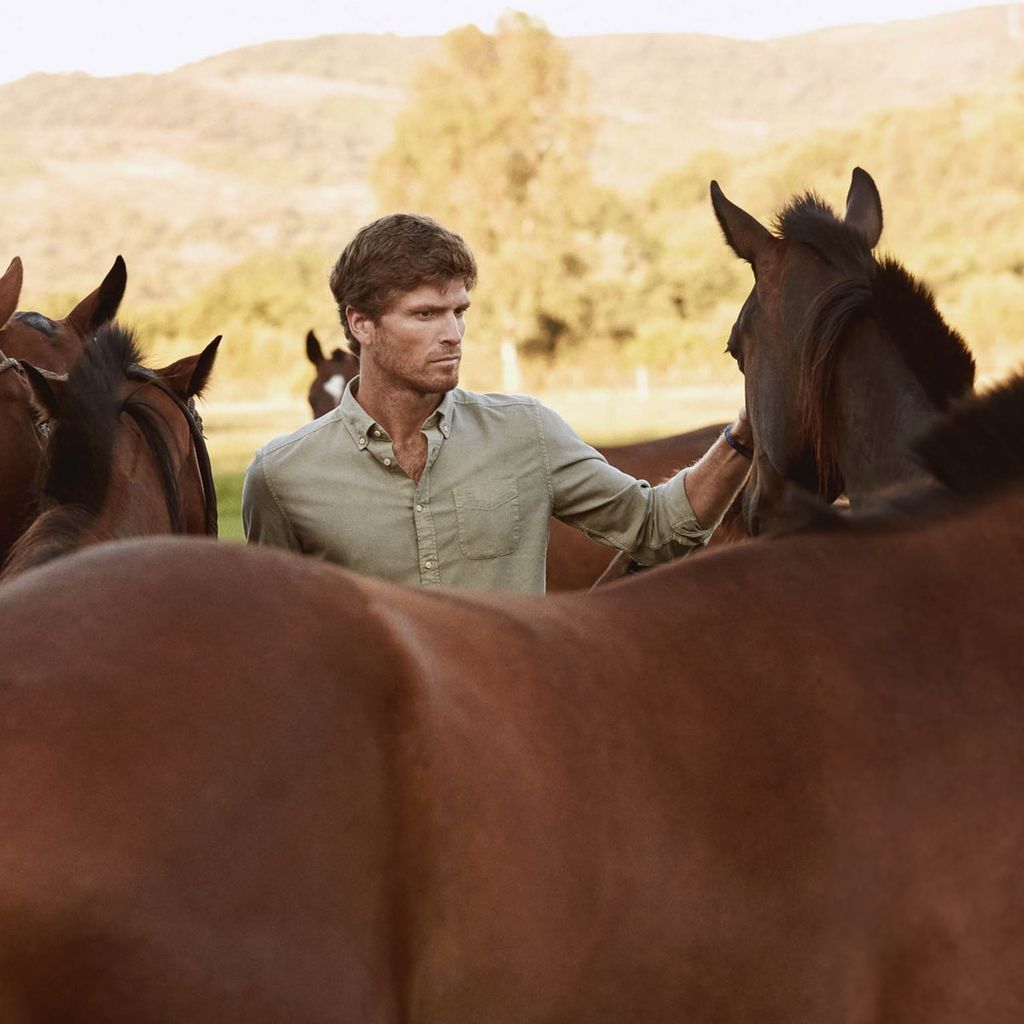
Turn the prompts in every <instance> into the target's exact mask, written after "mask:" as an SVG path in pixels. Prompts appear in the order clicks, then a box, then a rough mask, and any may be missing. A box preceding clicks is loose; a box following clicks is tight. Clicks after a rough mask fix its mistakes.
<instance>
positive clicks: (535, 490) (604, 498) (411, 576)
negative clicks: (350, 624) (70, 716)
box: [242, 378, 717, 593]
mask: <svg viewBox="0 0 1024 1024" xmlns="http://www.w3.org/2000/svg"><path fill="white" fill-rule="evenodd" d="M357 381H358V378H356V380H354V381H352V382H350V383H349V385H348V387H347V388H346V390H345V394H344V395H343V397H342V401H341V404H340V405H339V406H338V408H336V409H335V410H334V411H333V412H330V413H328V414H327V415H326V416H323V417H321V418H320V419H317V420H314V421H313V422H312V423H308V424H306V425H305V426H303V427H302V428H300V429H299V430H297V431H295V433H293V434H288V435H287V436H285V437H279V438H276V439H275V440H273V441H271V442H269V443H268V444H267V445H265V446H264V447H263V448H261V449H259V450H258V451H257V452H256V457H255V459H254V461H253V463H252V465H251V466H250V467H249V470H248V472H247V474H246V478H245V485H244V488H243V492H242V520H243V524H244V526H245V533H246V537H247V538H248V540H249V542H250V543H257V544H271V545H274V546H276V547H281V548H287V549H290V550H292V551H299V552H303V553H305V554H308V555H314V556H317V557H320V558H324V559H327V560H328V561H331V562H336V563H338V564H339V565H344V566H347V567H348V568H350V569H354V570H355V571H357V572H361V573H365V574H368V575H371V576H378V577H382V578H385V579H389V580H397V581H399V582H402V583H418V584H421V585H423V586H435V587H436V586H454V587H466V588H470V589H476V590H503V591H519V592H524V593H542V592H543V591H544V573H545V560H546V555H547V544H548V532H549V528H550V522H551V516H556V517H557V518H559V519H561V520H563V521H564V522H566V523H568V524H570V525H571V526H575V527H578V528H579V529H581V530H583V531H584V533H586V534H587V535H588V536H590V537H592V538H593V539H594V540H596V541H599V542H600V543H602V544H605V545H607V546H608V547H611V548H616V549H620V550H624V551H628V552H629V553H630V554H631V555H632V556H633V557H634V558H635V559H636V560H637V561H639V562H642V563H644V564H651V563H655V562H662V561H668V560H669V559H671V558H675V557H678V556H679V555H683V554H686V553H687V552H688V551H690V550H692V549H693V548H695V547H700V546H701V545H703V544H705V543H707V540H708V538H709V537H710V536H711V532H712V531H711V530H710V529H702V528H701V527H700V526H699V525H698V523H697V520H696V517H695V516H694V514H693V509H692V508H691V507H690V502H689V501H688V499H687V497H686V490H685V487H684V479H685V477H686V470H682V471H681V472H680V473H677V474H676V475H675V476H674V477H673V478H672V479H671V480H669V481H667V482H666V483H663V484H660V485H658V486H656V487H652V486H651V485H650V484H648V483H647V482H646V481H643V480H635V479H634V478H633V477H631V476H629V475H627V474H626V473H623V472H621V471H619V470H618V469H615V468H614V467H613V466H610V465H609V464H608V462H607V460H606V459H605V458H604V456H602V455H601V454H600V453H599V452H598V451H596V450H595V449H594V448H592V447H591V446H590V445H588V444H586V443H585V442H584V441H582V440H581V439H580V437H579V436H578V435H577V434H576V432H575V431H574V430H573V429H572V427H570V426H569V425H568V424H567V423H566V422H565V420H563V419H562V418H561V417H560V416H559V415H558V414H557V413H555V412H553V411H552V410H551V409H548V408H547V407H546V406H544V405H542V404H541V403H540V402H538V401H537V400H536V399H533V398H529V397H524V396H518V395H484V394H475V393H473V392H469V391H463V390H461V389H458V388H456V389H455V390H453V391H450V392H448V393H447V394H446V395H445V396H444V398H443V399H442V401H441V404H440V406H439V407H438V409H437V410H436V412H434V413H433V415H431V416H430V417H429V419H427V421H426V422H425V423H424V424H423V433H424V434H425V435H426V438H427V446H428V447H427V461H426V466H425V468H424V470H423V474H422V476H421V477H420V480H419V483H413V481H412V480H411V478H410V477H409V476H408V475H407V474H406V472H405V471H404V470H403V469H402V468H401V466H399V464H398V461H397V460H396V458H395V452H394V449H393V448H392V446H391V440H390V438H389V437H388V435H387V433H386V432H385V431H384V429H383V428H382V427H380V426H379V425H378V424H376V423H375V422H374V421H373V420H372V419H371V418H370V417H369V416H368V415H367V413H366V412H365V411H364V409H363V408H362V406H360V405H359V403H358V402H357V401H356V399H355V396H354V392H353V384H356V383H357ZM712 525H713V526H714V525H717V524H712Z"/></svg>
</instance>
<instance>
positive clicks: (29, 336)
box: [0, 256, 128, 373]
mask: <svg viewBox="0 0 1024 1024" xmlns="http://www.w3.org/2000/svg"><path fill="white" fill-rule="evenodd" d="M127 280H128V272H127V268H126V267H125V262H124V260H123V259H122V258H121V257H120V256H118V257H117V258H116V259H115V260H114V265H113V266H112V267H111V268H110V270H109V271H108V272H107V275H106V277H104V278H103V280H102V282H100V285H99V287H98V288H97V289H96V290H95V291H92V292H90V293H89V294H88V295H87V296H86V297H85V298H84V299H82V300H81V302H79V303H77V305H75V307H74V308H73V309H72V310H71V312H70V313H68V315H67V316H65V317H64V318H63V319H61V320H51V319H50V317H48V316H44V315H43V314H42V313H35V312H15V310H16V308H17V304H18V299H19V297H20V294H21V286H22V281H23V269H22V265H21V260H20V259H19V258H18V257H15V258H14V259H13V260H11V263H10V265H9V266H8V268H7V270H6V272H5V273H4V275H3V277H2V278H0V349H2V350H3V351H4V352H5V353H6V354H7V356H9V357H10V358H12V359H23V360H25V361H26V362H29V363H32V365H33V366H35V367H37V368H39V369H42V370H51V371H53V372H56V373H63V372H65V371H66V370H68V369H69V368H70V367H71V366H72V364H73V363H74V362H75V360H76V359H77V358H78V356H79V355H80V354H81V352H82V349H83V347H84V346H85V342H86V339H87V338H89V337H90V336H91V335H92V334H93V333H94V332H95V331H96V330H97V329H98V328H99V327H101V326H102V325H103V324H105V323H109V322H110V321H111V320H113V318H114V317H115V316H116V314H117V310H118V307H119V306H120V304H121V299H122V298H123V297H124V290H125V285H126V283H127Z"/></svg>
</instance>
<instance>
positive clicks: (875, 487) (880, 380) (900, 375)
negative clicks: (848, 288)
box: [833, 321, 936, 507]
mask: <svg viewBox="0 0 1024 1024" xmlns="http://www.w3.org/2000/svg"><path fill="white" fill-rule="evenodd" d="M835 384H836V386H835V390H834V396H835V398H834V400H835V403H836V408H835V416H834V420H833V422H834V423H835V427H836V452H837V458H838V462H839V467H840V470H841V472H842V476H843V480H844V482H845V485H846V493H847V495H848V496H849V499H850V504H851V505H852V506H854V507H858V506H862V505H864V504H865V503H867V502H869V501H870V500H871V499H872V498H873V497H877V496H879V495H880V494H882V493H883V492H887V491H892V490H893V489H898V488H901V487H904V486H906V485H908V484H911V483H914V482H918V481H921V480H924V479H927V474H926V473H925V472H924V470H923V469H922V468H921V466H920V464H919V463H918V462H917V460H916V459H915V457H914V454H913V451H912V449H911V443H912V442H913V440H914V439H915V438H916V437H917V436H918V435H919V434H920V433H921V432H922V431H923V430H924V429H925V428H926V427H927V426H928V424H929V423H930V422H931V420H932V419H933V417H934V416H935V414H936V409H935V406H934V405H933V404H932V402H931V401H930V400H929V398H928V396H927V394H926V393H925V391H924V388H923V387H922V386H921V383H920V381H919V380H918V378H917V377H916V376H915V375H914V374H913V373H912V372H911V371H910V369H909V368H908V367H907V365H906V363H905V362H904V360H903V357H902V356H901V355H900V353H899V352H898V351H897V350H896V348H895V346H894V345H893V344H892V342H891V341H889V340H888V339H887V338H885V337H884V336H882V335H881V334H880V333H879V332H878V330H877V328H876V327H875V325H874V324H873V323H871V322H869V321H868V322H865V323H863V324H862V325H860V326H859V327H857V328H855V329H853V330H851V331H850V332H849V334H848V336H847V337H846V338H845V339H844V342H843V348H842V352H841V354H840V356H839V362H838V365H837V373H836V379H835Z"/></svg>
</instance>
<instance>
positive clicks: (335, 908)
mask: <svg viewBox="0 0 1024 1024" xmlns="http://www.w3.org/2000/svg"><path fill="white" fill-rule="evenodd" d="M1022 516H1024V495H1022V493H1021V492H1020V491H1019V490H1017V491H1014V492H1009V493H1006V494H1003V495H1002V496H1001V497H998V498H995V499H992V500H990V501H989V502H987V503H985V504H978V505H973V506H970V507H968V508H967V509H966V510H964V511H963V512H961V513H960V514H958V515H957V516H954V517H949V516H947V517H940V518H935V519H928V520H923V521H921V522H914V521H912V522H911V523H910V524H904V525H894V526H888V527H884V528H883V527H879V528H877V529H873V530H866V531H865V530H854V529H851V530H843V531H840V532H832V533H825V534H811V535H800V536H794V537H789V538H784V539H781V540H776V541H772V542H766V543H764V544H755V545H741V546H739V547H736V548H732V549H723V550H721V551H718V552H714V553H709V554H708V555H707V556H706V557H702V558H701V559H698V560H695V561H693V562H689V561H683V562H681V563H674V564H672V565H669V566H664V567H661V568H659V569H655V570H651V571H650V572H649V573H647V574H645V575H644V576H643V577H641V578H639V579H637V580H633V581H630V582H625V583H620V584H616V585H613V586H609V587H607V588H605V589H603V590H602V591H599V592H595V593H591V594H574V595H563V596H556V597H550V598H545V599H529V598H507V597H505V598H501V597H492V598H487V597H480V596H472V597H471V596H468V595H460V594H458V593H454V592H452V593H439V594H438V593H427V592H423V591H419V590H414V589H406V588H402V587H398V586H395V585H389V584H384V583H380V582H376V581H371V580H367V579H364V578H360V577H357V576H354V575H352V574H350V573H347V572H345V571H344V570H341V569H338V568H335V567H332V566H328V565H325V564H321V563H315V562H311V561H309V560H304V559H301V558H298V557H295V556H292V555H288V554H285V553H281V552H275V551H271V550H265V549H251V548H244V547H241V546H236V545H229V544H217V543H214V542H212V541H208V540H206V541H204V540H189V539H150V540H145V541H130V542H125V543H120V544H116V545H111V544H105V545H98V546H95V547H93V548H91V549H89V550H88V551H85V552H82V553H80V554H78V555H74V556H69V557H68V558H65V559H62V560H61V561H59V562H57V563H53V564H52V565H49V566H45V567H43V568H41V569H37V570H35V571H33V572H31V573H27V574H25V575H24V576H22V577H20V578H19V579H16V580H13V581H12V582H10V583H9V584H7V585H5V586H4V588H2V590H0V622H3V624H4V634H5V644H4V645H3V647H2V648H0V724H2V728H0V1019H3V1020H4V1021H11V1022H28V1021H43V1020H61V1021H67V1022H73V1021H83V1022H85V1021H88V1022H92V1021H98V1020H104V1021H108V1022H120V1021H125V1022H128V1021H131V1022H133V1024H135V1022H140V1021H146V1022H149V1021H185V1020H187V1021H189V1022H190V1024H203V1022H213V1021H218V1022H219V1021H225V1020H244V1021H247V1022H250V1024H261V1022H286V1021H287V1022H291V1021H299V1020H301V1021H304V1022H314V1021H338V1022H359V1024H367V1022H384V1021H387V1022H391V1021H395V1022H397V1021H415V1022H432V1024H434V1022H441V1021H452V1022H465V1021H474V1022H494V1024H497V1022H513V1021H515V1022H522V1024H531V1022H538V1024H539V1022H547V1021H560V1022H586V1024H611V1022H621V1021H626V1020H637V1021H645V1022H649V1024H662V1022H664V1024H677V1022H679V1021H683V1020H685V1021H697V1022H699V1021H708V1022H710V1021H715V1022H723V1021H735V1022H740V1021H744V1022H747V1021H751V1020H762V1021H780V1022H781V1021H822V1022H825V1021H828V1022H830V1024H844V1022H849V1024H854V1022H864V1021H878V1022H883V1021H884V1022H886V1024H903V1022H908V1024H924V1022H926V1021H927V1022H928V1024H942V1022H961V1021H965V1020H972V1021H985V1022H986V1024H998V1022H1007V1024H1009V1022H1011V1021H1012V1022H1017V1021H1019V1020H1020V1019H1021V1018H1022V1014H1024V947H1022V946H1021V942H1020V936H1021V929H1022V927H1024V881H1022V876H1021V871H1020V865H1021V863H1022V859H1024V805H1022V801H1021V798H1020V794H1021V792H1022V791H1024V690H1022V688H1021V686H1020V682H1021V678H1020V675H1021V673H1020V665H1021V661H1020V646H1019V644H1020V615H1019V599H1020V593H1021V588H1022V584H1024V579H1022V573H1024V536H1022V533H1021V530H1020V522H1021V520H1022ZM975 539H977V540H978V542H977V543H975Z"/></svg>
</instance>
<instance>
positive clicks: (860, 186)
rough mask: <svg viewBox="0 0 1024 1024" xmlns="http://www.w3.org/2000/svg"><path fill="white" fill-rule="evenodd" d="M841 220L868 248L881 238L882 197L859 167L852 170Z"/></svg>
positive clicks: (869, 177)
mask: <svg viewBox="0 0 1024 1024" xmlns="http://www.w3.org/2000/svg"><path fill="white" fill-rule="evenodd" d="M843 219H844V220H845V221H846V223H847V224H850V225H852V226H853V227H855V228H856V229H857V230H858V231H859V232H860V233H861V234H862V235H863V236H864V240H865V241H866V242H867V243H868V248H870V249H874V247H875V246H876V245H877V244H878V240H879V238H881V237H882V197H881V196H880V195H879V194H878V188H877V187H876V185H875V183H874V181H873V180H872V177H871V175H870V174H868V172H867V171H865V170H862V169H861V168H860V167H854V169H853V177H852V179H851V181H850V191H849V192H847V194H846V215H845V217H844V218H843Z"/></svg>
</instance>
